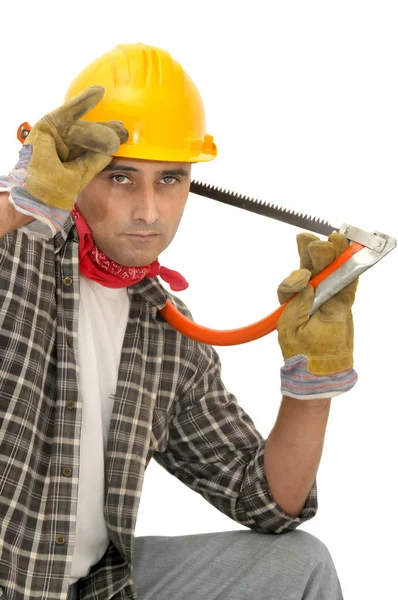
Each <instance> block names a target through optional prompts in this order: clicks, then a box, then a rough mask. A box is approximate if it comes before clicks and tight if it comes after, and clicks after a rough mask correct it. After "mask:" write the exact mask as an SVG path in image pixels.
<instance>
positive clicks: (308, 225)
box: [190, 180, 339, 236]
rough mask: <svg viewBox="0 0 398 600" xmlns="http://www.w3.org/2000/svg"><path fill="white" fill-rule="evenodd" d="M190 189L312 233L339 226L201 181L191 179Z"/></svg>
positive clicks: (334, 229)
mask: <svg viewBox="0 0 398 600" xmlns="http://www.w3.org/2000/svg"><path fill="white" fill-rule="evenodd" d="M190 191H191V192H192V193H193V194H198V195H199V196H206V197H207V198H212V199H213V200H218V201H219V202H224V203H225V204H230V205H231V206H236V207H237V208H243V209H244V210H249V211H250V212H254V213H257V214H259V215H264V216H265V217H270V218H271V219H277V220H278V221H282V222H283V223H288V224H289V225H294V226H295V227H299V228H300V229H307V230H309V231H313V232H314V233H319V234H321V235H326V236H329V235H330V234H331V233H332V232H333V231H338V230H339V227H333V226H332V225H330V223H328V222H327V221H322V220H321V219H317V218H316V217H311V216H310V215H304V214H302V213H301V214H300V213H297V212H294V211H291V210H287V209H286V208H280V207H278V206H275V205H273V204H272V205H271V204H268V203H267V202H264V201H263V200H259V199H258V198H249V197H248V196H242V195H241V194H237V193H235V192H230V191H227V190H225V189H221V188H218V187H214V186H211V185H208V184H207V183H201V182H200V181H196V180H193V181H191V188H190Z"/></svg>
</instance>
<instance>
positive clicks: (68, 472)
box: [62, 467, 72, 477]
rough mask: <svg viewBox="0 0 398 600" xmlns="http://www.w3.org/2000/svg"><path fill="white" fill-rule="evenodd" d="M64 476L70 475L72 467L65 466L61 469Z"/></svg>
mask: <svg viewBox="0 0 398 600" xmlns="http://www.w3.org/2000/svg"><path fill="white" fill-rule="evenodd" d="M62 473H63V474H64V475H65V477H70V476H71V475H72V469H71V468H69V467H65V468H64V469H63V471H62Z"/></svg>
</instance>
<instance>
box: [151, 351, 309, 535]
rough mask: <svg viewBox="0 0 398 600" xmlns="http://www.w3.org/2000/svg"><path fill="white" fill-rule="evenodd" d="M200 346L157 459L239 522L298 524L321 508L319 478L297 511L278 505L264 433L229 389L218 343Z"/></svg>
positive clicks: (277, 528)
mask: <svg viewBox="0 0 398 600" xmlns="http://www.w3.org/2000/svg"><path fill="white" fill-rule="evenodd" d="M198 348H199V349H200V352H199V350H198V354H199V356H198V363H197V365H198V366H197V369H196V374H195V378H194V380H193V381H192V380H189V381H188V382H187V385H186V387H187V389H185V393H183V394H182V396H180V397H179V398H178V399H177V401H176V402H175V405H174V413H173V415H172V417H171V419H170V422H169V439H168V445H167V448H166V451H165V452H156V453H155V454H154V458H155V460H156V461H157V462H158V463H159V464H160V465H161V466H162V467H164V468H165V469H166V470H167V471H168V472H169V473H171V474H172V475H174V476H176V477H177V478H178V479H179V480H180V481H182V482H183V483H185V484H186V485H187V486H188V487H189V488H191V489H192V490H194V491H195V492H198V493H199V494H201V495H202V496H203V498H205V499H206V500H207V501H208V502H210V503H211V504H212V505H213V506H215V507H216V508H217V509H218V510H220V511H221V512H222V513H224V514H225V515H227V516H228V517H230V518H231V519H233V520H234V521H236V522H237V523H240V524H242V525H245V526H246V527H249V528H250V529H253V530H255V531H258V532H262V533H270V532H273V533H283V532H285V531H289V530H293V529H295V528H296V527H297V526H299V525H300V524H301V523H303V522H304V521H307V520H308V519H311V518H312V517H313V516H314V515H315V514H316V511H317V493H316V483H314V485H313V487H312V489H311V491H310V493H309V495H308V498H307V500H306V503H305V506H304V508H303V510H302V512H301V514H300V515H299V516H298V517H293V516H291V515H288V514H287V513H285V512H284V510H283V509H282V508H281V507H280V506H278V504H277V503H276V502H275V501H274V499H273V498H272V494H271V492H270V489H269V486H268V483H267V479H266V475H265V473H264V446H265V444H266V441H265V439H264V438H263V437H262V435H261V434H260V433H259V432H258V431H257V429H256V427H255V425H254V423H253V421H252V420H251V418H250V417H249V416H248V414H247V413H246V412H245V411H244V410H243V409H242V407H240V406H239V404H238V402H237V400H236V398H235V396H234V395H233V394H231V393H229V392H228V391H227V390H226V388H225V386H224V384H223V382H222V380H221V365H220V359H219V356H218V354H217V353H216V351H215V350H214V348H212V347H211V346H208V345H205V344H198Z"/></svg>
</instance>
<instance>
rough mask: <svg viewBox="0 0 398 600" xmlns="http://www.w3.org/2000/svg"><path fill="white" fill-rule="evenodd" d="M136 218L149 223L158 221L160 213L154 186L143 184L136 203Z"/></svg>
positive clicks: (134, 212)
mask: <svg viewBox="0 0 398 600" xmlns="http://www.w3.org/2000/svg"><path fill="white" fill-rule="evenodd" d="M133 214H134V219H135V220H137V221H143V222H144V223H147V224H148V225H152V224H153V223H156V221H157V220H158V218H159V213H158V209H157V204H156V193H155V190H154V189H153V187H152V186H150V185H147V186H142V188H141V189H140V191H139V194H137V201H136V202H135V204H134V211H133Z"/></svg>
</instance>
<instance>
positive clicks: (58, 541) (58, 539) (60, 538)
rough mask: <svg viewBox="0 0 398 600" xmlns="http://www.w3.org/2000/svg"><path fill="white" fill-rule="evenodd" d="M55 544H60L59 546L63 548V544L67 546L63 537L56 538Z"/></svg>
mask: <svg viewBox="0 0 398 600" xmlns="http://www.w3.org/2000/svg"><path fill="white" fill-rule="evenodd" d="M55 542H56V543H57V544H58V546H62V545H63V544H65V538H64V536H63V535H57V537H56V538H55Z"/></svg>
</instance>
